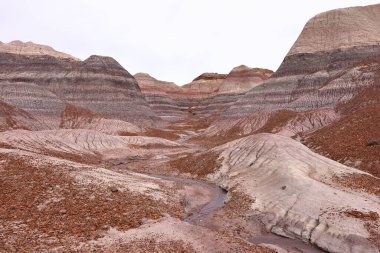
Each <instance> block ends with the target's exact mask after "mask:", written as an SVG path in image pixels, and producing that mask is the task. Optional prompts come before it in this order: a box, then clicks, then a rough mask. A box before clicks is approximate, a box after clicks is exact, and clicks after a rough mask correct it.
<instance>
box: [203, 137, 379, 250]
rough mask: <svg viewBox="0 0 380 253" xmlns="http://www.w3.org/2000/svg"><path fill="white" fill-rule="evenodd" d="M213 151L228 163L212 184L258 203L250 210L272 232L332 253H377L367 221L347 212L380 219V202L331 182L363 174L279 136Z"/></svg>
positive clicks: (239, 142) (241, 141)
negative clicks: (351, 211) (366, 226)
mask: <svg viewBox="0 0 380 253" xmlns="http://www.w3.org/2000/svg"><path fill="white" fill-rule="evenodd" d="M214 151H217V152H221V154H220V157H222V158H223V159H224V160H223V164H222V167H221V168H220V169H219V170H218V171H217V172H215V173H214V174H211V175H209V179H210V180H212V181H214V182H217V183H220V184H222V185H223V186H224V187H226V188H228V189H232V188H233V189H235V190H237V191H242V192H244V193H246V194H248V195H249V196H251V197H252V198H253V199H255V202H254V203H253V204H252V207H251V208H252V210H255V212H256V213H257V214H261V215H262V217H263V218H262V221H263V222H264V224H265V225H266V227H267V229H268V230H270V231H272V232H274V233H276V234H279V235H283V236H287V237H293V238H300V239H302V240H304V241H310V242H312V243H314V244H316V245H318V246H319V247H321V248H323V249H325V250H327V251H329V252H342V253H343V252H344V253H345V252H357V253H359V252H378V250H377V249H375V248H374V247H373V246H372V245H371V243H370V242H369V241H368V240H367V239H366V238H368V237H369V233H368V231H367V229H366V228H365V221H363V220H361V219H357V218H353V217H348V216H347V215H344V214H343V213H342V211H345V210H358V211H361V212H364V213H367V212H369V211H372V212H376V213H380V198H379V196H375V195H370V194H368V193H364V192H355V191H353V190H350V189H345V188H344V187H343V186H340V185H337V184H336V183H334V181H333V180H332V178H333V176H334V175H343V174H346V173H354V174H364V173H363V172H361V171H359V170H356V169H354V168H349V167H347V166H344V165H342V164H339V163H337V162H335V161H332V160H329V159H327V158H325V157H322V156H320V155H318V154H315V153H313V152H312V151H311V150H310V149H308V148H307V147H305V146H304V145H302V144H301V143H299V142H297V141H294V140H293V139H291V138H288V137H285V136H280V135H275V134H258V135H251V136H248V137H245V138H241V139H238V140H236V141H232V142H229V143H227V144H224V145H222V146H219V147H216V148H215V149H214ZM234 187H236V188H234Z"/></svg>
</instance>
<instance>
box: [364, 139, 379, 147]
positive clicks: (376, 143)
mask: <svg viewBox="0 0 380 253" xmlns="http://www.w3.org/2000/svg"><path fill="white" fill-rule="evenodd" d="M377 145H380V141H378V140H372V141H369V142H368V143H367V146H368V147H372V146H377Z"/></svg>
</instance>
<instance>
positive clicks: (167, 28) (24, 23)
mask: <svg viewBox="0 0 380 253" xmlns="http://www.w3.org/2000/svg"><path fill="white" fill-rule="evenodd" d="M375 3H378V2H377V1H370V0H303V1H301V0H298V1H295V0H288V1H280V0H277V1H274V0H260V1H257V0H182V1H181V0H135V1H132V0H124V1H122V0H120V1H116V0H107V1H100V0H87V1H86V0H61V1H52V0H29V1H28V0H1V2H0V41H2V42H10V41H12V40H22V41H33V42H35V43H40V44H46V45H50V46H52V47H53V48H55V49H56V50H58V51H62V52H66V53H69V54H71V55H73V56H76V57H79V58H81V59H82V60H84V59H86V58H87V57H88V56H90V55H92V54H98V55H107V56H111V57H113V58H115V59H116V60H117V61H119V62H120V63H121V64H122V65H123V66H124V67H125V68H126V69H127V70H128V71H129V72H130V73H132V74H135V73H136V72H147V73H149V74H151V75H152V76H154V77H156V78H158V79H161V80H167V81H174V82H176V83H177V84H180V85H182V84H185V83H188V82H190V81H191V80H192V79H194V78H195V77H197V76H198V75H199V74H201V73H203V72H219V73H228V72H229V71H230V70H231V69H232V68H233V67H235V66H238V65H241V64H245V65H248V66H250V67H263V68H269V69H272V70H276V69H277V68H278V66H279V65H280V63H281V61H282V60H283V58H284V56H285V55H286V53H287V52H288V50H289V49H290V47H291V46H292V44H293V43H294V41H295V40H296V39H297V37H298V35H299V33H300V32H301V30H302V28H303V26H304V24H305V23H306V22H307V20H308V19H310V18H311V17H312V16H314V15H315V14H318V13H320V12H323V11H326V10H330V9H335V8H341V7H348V6H357V5H368V4H375Z"/></svg>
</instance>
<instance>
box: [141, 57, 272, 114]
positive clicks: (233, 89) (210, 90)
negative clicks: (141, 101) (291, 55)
mask: <svg viewBox="0 0 380 253" xmlns="http://www.w3.org/2000/svg"><path fill="white" fill-rule="evenodd" d="M272 73H273V72H272V71H270V70H266V69H259V68H248V67H246V66H244V65H242V66H239V67H236V68H234V69H233V70H232V71H231V72H230V73H229V74H227V75H226V74H218V73H203V74H201V75H200V76H198V77H197V78H195V79H194V80H193V81H192V82H191V83H189V84H186V85H184V86H176V85H175V84H174V83H170V82H164V81H158V80H156V79H155V78H153V77H151V76H149V75H148V74H143V73H138V74H136V75H135V78H136V80H137V82H138V83H139V86H140V88H141V90H142V92H143V93H144V95H145V97H146V99H147V101H148V103H149V104H150V106H151V107H152V109H153V110H154V111H155V112H156V113H157V114H158V115H159V116H160V117H161V118H163V119H166V120H171V121H175V120H184V119H185V120H186V118H187V117H188V116H189V114H188V113H190V116H191V115H199V116H200V117H212V116H216V115H219V114H220V113H221V112H223V111H224V110H225V109H227V108H228V107H229V106H231V105H233V104H234V103H235V102H236V101H237V100H238V99H239V98H241V97H242V96H243V94H244V93H245V92H246V91H247V90H249V89H251V88H252V87H255V86H257V85H259V84H261V83H263V81H264V80H266V79H268V78H269V77H270V76H271V74H272Z"/></svg>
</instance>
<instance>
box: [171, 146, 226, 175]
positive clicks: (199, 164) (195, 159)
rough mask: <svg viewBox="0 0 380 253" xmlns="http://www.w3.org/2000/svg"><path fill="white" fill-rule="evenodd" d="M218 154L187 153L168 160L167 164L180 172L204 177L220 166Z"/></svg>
mask: <svg viewBox="0 0 380 253" xmlns="http://www.w3.org/2000/svg"><path fill="white" fill-rule="evenodd" d="M221 163H222V161H221V160H220V159H219V154H217V153H214V152H206V153H196V154H189V155H187V156H185V157H181V158H177V159H174V160H171V161H170V162H169V166H170V167H171V168H172V169H174V170H178V171H180V172H181V173H191V174H192V175H196V176H198V177H204V176H206V175H208V174H210V173H213V172H214V171H216V170H217V169H218V168H219V167H220V166H221Z"/></svg>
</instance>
